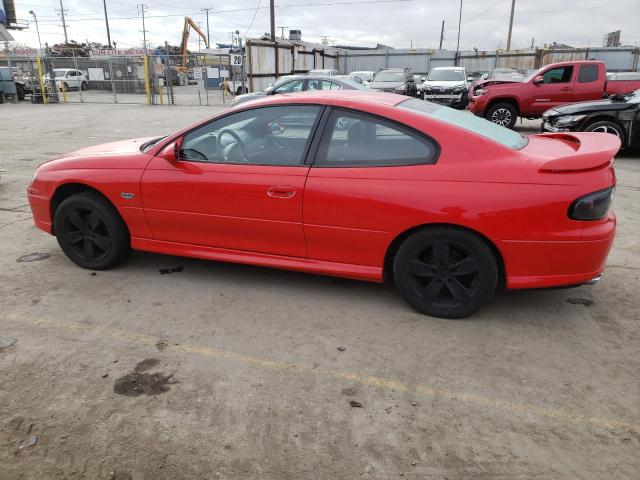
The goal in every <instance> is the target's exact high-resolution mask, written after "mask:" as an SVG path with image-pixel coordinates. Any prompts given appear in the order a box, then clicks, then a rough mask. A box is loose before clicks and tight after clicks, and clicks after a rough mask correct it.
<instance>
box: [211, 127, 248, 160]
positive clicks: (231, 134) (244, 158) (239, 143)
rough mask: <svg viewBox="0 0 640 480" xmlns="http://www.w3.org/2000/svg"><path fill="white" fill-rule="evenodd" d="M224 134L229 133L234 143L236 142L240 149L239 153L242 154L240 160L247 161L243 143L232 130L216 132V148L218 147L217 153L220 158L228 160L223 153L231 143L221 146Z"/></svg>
mask: <svg viewBox="0 0 640 480" xmlns="http://www.w3.org/2000/svg"><path fill="white" fill-rule="evenodd" d="M225 135H229V136H230V137H232V138H233V140H234V142H233V143H234V144H236V145H237V146H238V148H239V149H240V153H241V155H242V158H241V160H242V161H243V162H248V161H249V159H248V158H247V151H246V150H245V148H244V143H242V139H241V138H240V136H239V135H238V134H237V133H236V132H234V131H233V130H222V131H221V132H220V133H219V134H218V141H217V142H216V143H217V145H216V146H217V149H218V155H219V156H220V158H222V159H224V160H225V161H229V159H228V158H227V155H226V154H225V150H227V147H229V146H230V145H232V144H229V145H227V146H226V147H223V146H222V137H224V136H225ZM227 151H228V150H227Z"/></svg>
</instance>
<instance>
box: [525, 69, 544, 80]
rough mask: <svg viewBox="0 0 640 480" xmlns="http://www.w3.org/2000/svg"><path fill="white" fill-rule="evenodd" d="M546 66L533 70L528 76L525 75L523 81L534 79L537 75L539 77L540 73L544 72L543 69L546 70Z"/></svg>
mask: <svg viewBox="0 0 640 480" xmlns="http://www.w3.org/2000/svg"><path fill="white" fill-rule="evenodd" d="M544 68H545V67H542V68H539V69H538V70H534V71H533V72H531V73H530V74H529V75H527V76H526V77H524V78H523V79H522V81H523V82H525V83H526V82H528V81H529V80H533V79H534V78H535V77H537V76H538V75H540V72H542V70H544Z"/></svg>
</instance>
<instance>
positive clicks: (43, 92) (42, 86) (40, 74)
mask: <svg viewBox="0 0 640 480" xmlns="http://www.w3.org/2000/svg"><path fill="white" fill-rule="evenodd" d="M36 65H37V66H38V81H39V82H40V95H42V103H43V104H44V105H46V104H47V103H49V100H48V99H47V92H46V90H45V84H44V72H43V69H42V57H36Z"/></svg>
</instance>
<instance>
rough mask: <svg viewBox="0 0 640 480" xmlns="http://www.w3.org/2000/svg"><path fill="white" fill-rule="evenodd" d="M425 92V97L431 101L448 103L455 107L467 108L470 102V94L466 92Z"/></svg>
mask: <svg viewBox="0 0 640 480" xmlns="http://www.w3.org/2000/svg"><path fill="white" fill-rule="evenodd" d="M422 92H423V98H424V99H425V100H427V101H429V102H434V103H438V104H440V105H447V106H449V107H454V108H465V107H466V106H467V104H468V103H469V96H468V95H466V94H465V93H457V94H455V93H431V92H425V91H424V90H423V91H422Z"/></svg>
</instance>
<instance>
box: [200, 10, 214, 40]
mask: <svg viewBox="0 0 640 480" xmlns="http://www.w3.org/2000/svg"><path fill="white" fill-rule="evenodd" d="M209 10H213V7H207V8H201V9H200V11H201V12H207V45H209V47H211V39H210V38H209Z"/></svg>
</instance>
